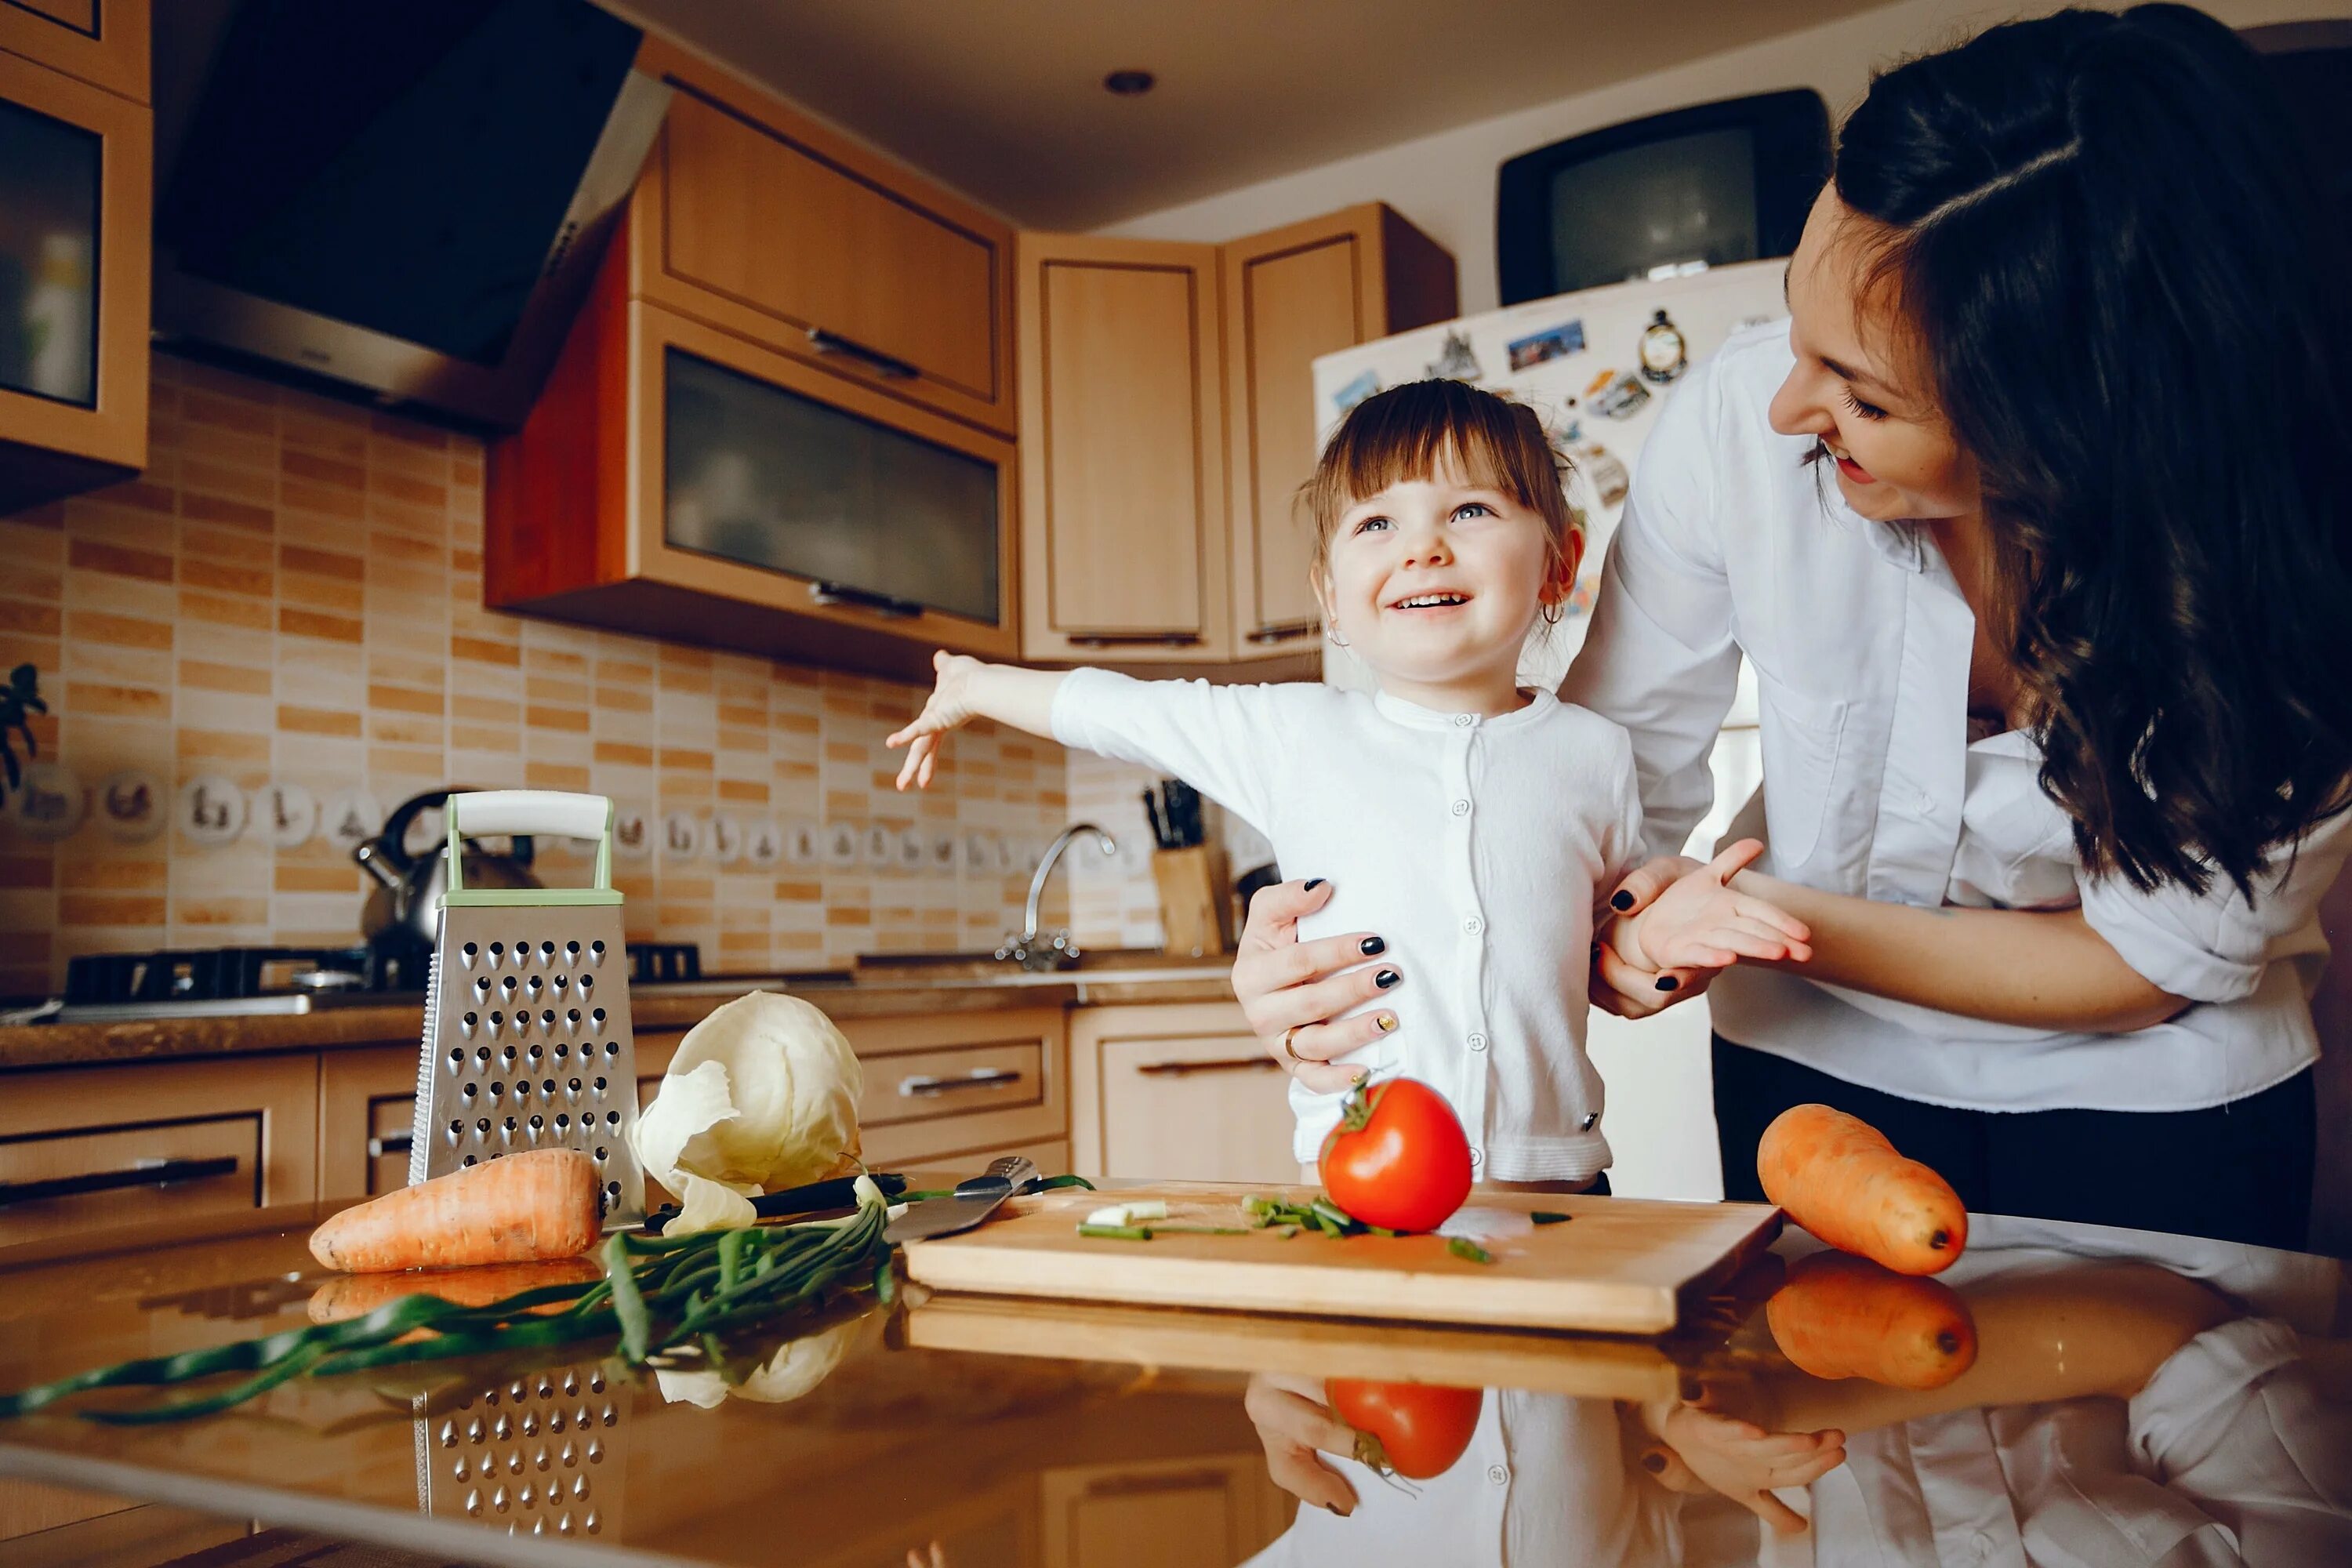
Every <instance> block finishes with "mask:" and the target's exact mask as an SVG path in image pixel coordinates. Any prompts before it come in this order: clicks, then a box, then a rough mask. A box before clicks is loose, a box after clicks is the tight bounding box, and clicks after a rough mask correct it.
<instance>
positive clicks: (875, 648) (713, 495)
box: [483, 216, 1019, 680]
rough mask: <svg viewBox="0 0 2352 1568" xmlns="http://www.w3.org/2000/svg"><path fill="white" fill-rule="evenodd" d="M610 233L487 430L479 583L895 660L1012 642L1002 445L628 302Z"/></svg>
mask: <svg viewBox="0 0 2352 1568" xmlns="http://www.w3.org/2000/svg"><path fill="white" fill-rule="evenodd" d="M638 221H639V220H638V217H637V216H631V217H630V218H629V219H628V220H627V222H628V223H629V224H630V225H631V226H635V224H636V223H637V222H638ZM626 273H627V268H626V265H625V239H624V243H623V244H622V245H620V246H616V247H615V249H614V252H612V253H610V254H608V255H607V257H606V258H605V261H604V267H603V268H602V269H601V270H600V272H599V274H598V277H597V280H596V282H595V284H594V286H593V289H591V291H590V296H589V300H588V302H587V304H586V305H585V307H584V308H583V310H582V313H581V316H580V319H579V320H578V321H576V322H574V324H573V327H572V337H571V338H570V340H569V341H568V342H567V343H566V345H565V348H564V350H563V353H562V356H561V357H560V358H559V359H558V361H557V363H556V366H555V369H554V371H553V373H552V374H551V376H550V378H549V382H548V385H547V389H546V391H545V392H544V393H542V394H541V397H540V400H539V402H538V403H537V404H536V405H534V406H533V407H532V409H531V412H530V416H529V418H528V419H527V420H526V421H525V423H524V425H523V427H522V429H521V430H520V431H519V432H517V433H516V434H514V435H512V436H509V437H504V438H502V439H500V440H499V441H497V442H496V443H494V444H493V445H492V446H491V447H490V452H489V463H488V492H487V497H486V526H485V529H484V542H483V597H484V599H485V601H486V602H487V603H488V604H489V605H491V606H492V607H494V608H499V609H511V610H518V611H523V612H527V613H530V614H536V615H547V616H554V617H557V618H559V619H564V620H573V621H581V622H585V623H588V624H591V625H597V626H616V627H619V628H622V629H624V630H628V631H634V632H639V633H644V634H647V635H652V636H656V637H668V638H673V639H677V640H680V641H687V642H695V643H703V644H709V645H715V646H719V647H733V648H742V649H747V650H750V651H752V652H756V653H761V654H766V655H770V656H772V657H777V658H796V659H801V660H803V661H807V662H813V663H819V664H825V665H832V666H837V667H843V668H855V669H863V670H866V671H868V672H870V673H876V674H881V675H887V676H894V677H898V678H899V679H919V680H928V679H929V674H930V656H931V651H932V650H933V649H934V648H937V647H951V648H955V649H958V650H961V651H963V652H967V653H972V654H977V655H980V656H982V657H983V658H1011V657H1013V656H1014V655H1015V654H1016V653H1017V652H1018V649H1019V637H1018V633H1017V631H1016V629H1015V615H1016V609H1015V606H1016V605H1017V602H1018V601H1017V593H1018V580H1017V572H1016V568H1015V563H1014V552H1013V533H1014V530H1015V522H1014V514H1013V444H1012V443H1011V442H1009V441H1006V440H1003V439H1002V438H1001V437H996V436H992V435H990V434H987V433H985V432H983V431H981V430H978V429H975V428H973V427H972V426H970V425H967V424H963V423H961V422H959V421H957V420H954V419H950V418H946V417H943V416H940V415H937V414H934V413H930V412H928V411H926V410H924V409H922V408H919V407H915V406H912V405H907V404H904V403H900V402H898V401H896V400H894V399H893V398H892V397H890V396H888V395H886V394H885V393H884V392H882V391H880V390H877V389H876V388H873V387H870V386H867V385H865V384H859V383H856V382H853V381H848V380H845V379H843V378H841V377H839V376H837V375H835V374H831V373H829V372H827V371H824V370H822V369H818V368H816V367H814V366H813V365H811V364H810V363H808V362H807V361H806V360H805V359H804V358H802V357H797V356H794V355H791V354H786V353H779V352H777V351H776V350H774V349H772V348H770V347H767V346H763V345H762V344H761V343H759V342H753V341H752V340H751V339H750V338H747V337H743V336H740V335H738V334H736V333H732V332H729V331H722V330H721V329H719V328H718V327H714V326H711V325H709V323H708V322H705V321H698V320H696V319H694V318H692V317H689V316H687V315H682V314H680V313H678V312H677V311H676V310H671V309H669V308H668V307H667V306H665V305H663V304H661V303H658V302H656V301H655V300H645V299H632V298H631V297H630V296H629V292H628V289H627V286H626Z"/></svg>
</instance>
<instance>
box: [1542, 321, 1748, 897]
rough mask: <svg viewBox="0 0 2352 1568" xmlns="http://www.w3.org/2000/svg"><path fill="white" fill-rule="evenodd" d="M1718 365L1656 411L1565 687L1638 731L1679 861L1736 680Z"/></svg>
mask: <svg viewBox="0 0 2352 1568" xmlns="http://www.w3.org/2000/svg"><path fill="white" fill-rule="evenodd" d="M1717 363H1719V362H1717V361H1710V362H1709V363H1706V364H1703V365H1700V366H1699V367H1698V368H1696V369H1695V370H1694V371H1692V372H1691V376H1690V380H1689V381H1688V382H1686V383H1685V384H1684V386H1683V387H1682V389H1681V390H1680V392H1678V393H1677V394H1676V395H1675V397H1674V398H1673V399H1672V400H1671V401H1670V402H1668V403H1667V405H1666V406H1665V408H1664V411H1663V412H1662V413H1660V415H1659V416H1658V424H1657V428H1656V429H1655V430H1654V431H1653V432H1652V433H1651V435H1650V439H1649V441H1648V442H1647V443H1646V444H1645V445H1644V446H1643V448H1642V462H1641V468H1640V471H1639V472H1637V473H1636V474H1635V475H1634V477H1633V490H1632V493H1631V494H1629V495H1628V496H1627V497H1626V499H1625V511H1624V515H1623V516H1622V518H1621V519H1620V520H1619V521H1618V524H1617V534H1616V537H1615V538H1614V539H1613V540H1612V541H1611V542H1610V545H1609V559H1608V562H1607V563H1606V564H1605V565H1603V567H1602V568H1601V592H1600V596H1599V599H1598V601H1597V602H1596V603H1595V604H1594V605H1593V610H1592V625H1591V628H1590V629H1589V630H1588V631H1587V632H1586V633H1585V637H1584V647H1583V648H1582V649H1581V651H1580V652H1579V653H1578V654H1577V656H1576V661H1575V663H1573V664H1571V665H1570V667H1569V671H1568V678H1567V679H1565V680H1563V681H1562V682H1561V683H1560V689H1559V696H1560V700H1562V701H1563V702H1573V703H1576V704H1577V705H1578V706H1580V707H1583V708H1589V709H1591V710H1592V711H1594V712H1595V713H1598V714H1600V715H1601V717H1603V718H1605V719H1612V720H1614V721H1616V722H1618V723H1619V724H1622V725H1623V726H1624V727H1625V730H1626V731H1627V732H1628V733H1629V734H1631V735H1632V736H1633V760H1634V764H1635V766H1636V769H1637V770H1638V772H1639V774H1640V777H1641V790H1642V805H1643V812H1644V814H1645V816H1646V817H1647V824H1648V826H1647V831H1646V835H1645V837H1646V838H1647V841H1648V845H1649V848H1650V850H1651V852H1652V853H1653V854H1658V855H1671V854H1674V853H1675V852H1676V851H1677V850H1679V849H1680V848H1681V847H1682V846H1683V841H1684V840H1685V839H1686V838H1688V837H1690V835H1691V830H1692V829H1693V828H1695V827H1696V826H1698V822H1699V818H1701V817H1703V816H1706V811H1707V807H1708V806H1709V805H1712V804H1714V800H1715V775H1714V774H1713V773H1710V772H1709V771H1708V769H1707V761H1706V760H1707V753H1708V752H1710V751H1712V750H1713V749H1714V746H1715V737H1716V732H1717V731H1719V730H1720V729H1722V727H1723V716H1724V714H1725V713H1727V711H1729V710H1730V708H1731V699H1732V693H1733V690H1734V689H1735V687H1736V685H1737V683H1738V676H1739V648H1738V644H1737V643H1735V642H1734V641H1733V640H1732V608H1731V585H1730V582H1729V580H1728V578H1727V575H1726V574H1725V572H1724V565H1723V550H1722V544H1721V541H1720V536H1719V534H1718V532H1717V529H1718V527H1719V506H1720V498H1719V497H1718V496H1717V487H1716V472H1715V470H1716V454H1717V451H1718V450H1727V449H1728V447H1727V445H1726V444H1725V443H1724V442H1723V441H1722V440H1721V439H1720V438H1719V432H1718V431H1717V428H1716V426H1717V423H1718V422H1719V420H1720V418H1721V416H1722V413H1723V406H1724V400H1723V397H1722V395H1721V393H1720V390H1719V385H1718V383H1719V380H1720V378H1719V376H1718V375H1717V371H1716V366H1717Z"/></svg>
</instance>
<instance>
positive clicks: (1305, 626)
mask: <svg viewBox="0 0 2352 1568" xmlns="http://www.w3.org/2000/svg"><path fill="white" fill-rule="evenodd" d="M1322 629H1323V623H1322V622H1321V621H1285V622H1283V623H1282V624H1281V625H1280V626H1260V627H1258V629H1257V630H1255V631H1254V632H1252V633H1250V635H1249V640H1250V641H1252V642H1287V641H1288V640H1289V639H1290V638H1292V637H1305V636H1307V634H1308V633H1310V632H1319V631H1321V630H1322Z"/></svg>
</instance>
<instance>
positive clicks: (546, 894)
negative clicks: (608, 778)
mask: <svg viewBox="0 0 2352 1568" xmlns="http://www.w3.org/2000/svg"><path fill="white" fill-rule="evenodd" d="M447 824H448V831H449V843H448V856H449V886H448V891H447V892H446V893H444V894H443V895H442V901H443V902H444V903H445V904H456V905H459V906H461V907H462V906H464V905H467V904H533V905H548V904H616V903H619V902H620V901H621V895H620V894H619V893H617V892H615V891H614V889H613V803H612V801H611V800H609V799H607V798H606V797H605V796H604V795H570V794H566V793H564V792H562V791H560V790H547V789H493V790H478V791H475V792H474V793H472V794H470V795H451V796H450V797H449V803H448V806H447ZM468 834H470V835H472V836H473V837H477V838H480V837H486V836H489V835H498V836H500V837H508V836H517V835H524V834H531V835H543V836H550V837H564V838H593V839H594V840H596V883H595V886H593V887H591V888H467V886H466V882H465V864H466V857H465V850H464V843H465V838H466V836H467V835H468Z"/></svg>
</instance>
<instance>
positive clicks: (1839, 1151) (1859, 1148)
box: [1756, 1105, 1969, 1274]
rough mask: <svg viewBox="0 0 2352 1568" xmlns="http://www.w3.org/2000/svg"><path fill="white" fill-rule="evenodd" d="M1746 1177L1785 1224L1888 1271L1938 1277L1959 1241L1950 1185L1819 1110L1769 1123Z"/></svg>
mask: <svg viewBox="0 0 2352 1568" xmlns="http://www.w3.org/2000/svg"><path fill="white" fill-rule="evenodd" d="M1756 1174H1757V1176H1758V1177H1759V1179H1760V1180H1761V1181H1762V1182H1763V1184H1764V1195H1765V1196H1766V1197H1768V1198H1769V1199H1771V1200H1772V1201H1773V1202H1774V1203H1776V1204H1778V1205H1780V1206H1781V1207H1782V1208H1784V1209H1786V1210H1788V1211H1789V1217H1790V1219H1793V1220H1795V1221H1796V1222H1797V1223H1798V1224H1799V1225H1801V1226H1804V1227H1805V1228H1806V1229H1807V1230H1809V1231H1811V1232H1812V1233H1813V1234H1814V1235H1815V1236H1817V1237H1821V1238H1822V1240H1823V1241H1826V1242H1828V1243H1829V1244H1830V1245H1831V1246H1832V1247H1837V1248H1838V1249H1840V1250H1841V1251H1844V1252H1858V1253H1860V1254H1862V1256H1864V1258H1875V1259H1876V1260H1877V1261H1879V1262H1881V1263H1884V1264H1885V1265H1886V1267H1887V1268H1892V1269H1894V1270H1895V1272H1896V1273H1897V1274H1935V1273H1938V1272H1940V1271H1941V1270H1943V1269H1945V1268H1950V1267H1951V1264H1952V1260H1953V1259H1954V1258H1958V1256H1959V1255H1960V1249H1961V1248H1962V1247H1966V1246H1967V1245H1968V1244H1969V1211H1968V1210H1967V1209H1966V1208H1964V1207H1963V1206H1961V1204H1960V1199H1959V1194H1957V1193H1955V1192H1953V1191H1952V1188H1951V1184H1950V1183H1948V1182H1947V1181H1945V1180H1944V1178H1943V1177H1941V1176H1939V1175H1937V1173H1935V1172H1933V1171H1931V1170H1929V1169H1928V1168H1927V1166H1925V1165H1923V1164H1921V1163H1919V1162H1918V1161H1916V1160H1906V1159H1905V1158H1904V1157H1903V1156H1902V1155H1900V1154H1897V1153H1896V1152H1895V1145H1894V1144H1892V1143H1889V1142H1887V1141H1886V1138H1885V1134H1883V1133H1881V1132H1880V1131H1878V1129H1877V1128H1875V1127H1873V1126H1872V1125H1871V1124H1870V1123H1869V1122H1867V1121H1863V1120H1861V1119H1860V1118H1859V1117H1853V1116H1848V1115H1847V1114H1846V1113H1845V1112H1844V1111H1843V1110H1831V1109H1830V1108H1829V1107H1828V1106H1826V1105H1797V1106H1791V1107H1790V1109H1788V1110H1784V1111H1782V1112H1781V1113H1780V1115H1779V1116H1777V1117H1775V1118H1774V1119H1773V1121H1772V1125H1771V1126H1769V1127H1767V1128H1766V1129H1765V1130H1764V1137H1763V1139H1762V1141H1761V1142H1759V1143H1758V1144H1757V1146H1756Z"/></svg>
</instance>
